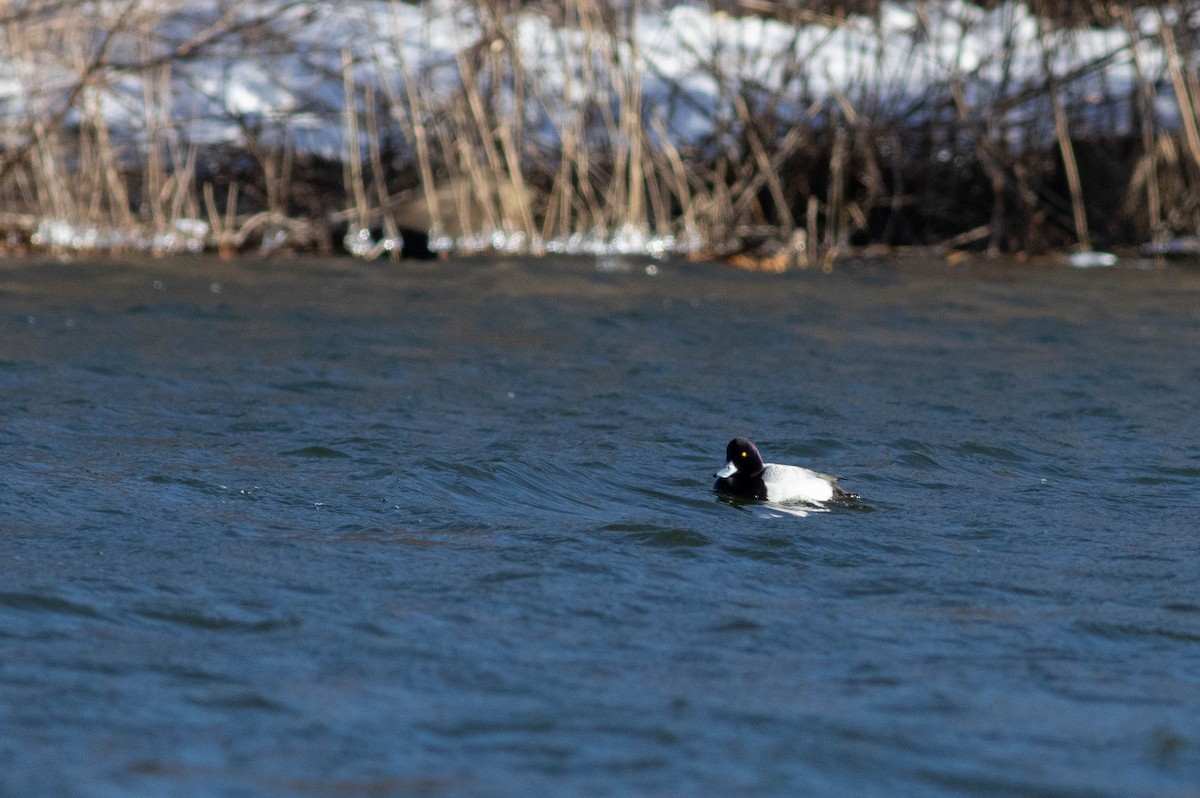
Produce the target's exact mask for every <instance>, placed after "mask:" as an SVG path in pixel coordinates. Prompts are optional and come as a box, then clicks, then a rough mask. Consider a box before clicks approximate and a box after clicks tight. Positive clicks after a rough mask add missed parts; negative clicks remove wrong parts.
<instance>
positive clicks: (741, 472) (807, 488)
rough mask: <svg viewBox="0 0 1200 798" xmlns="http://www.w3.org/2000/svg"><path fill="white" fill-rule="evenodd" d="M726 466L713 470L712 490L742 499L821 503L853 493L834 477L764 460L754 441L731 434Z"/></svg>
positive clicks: (846, 496) (726, 452)
mask: <svg viewBox="0 0 1200 798" xmlns="http://www.w3.org/2000/svg"><path fill="white" fill-rule="evenodd" d="M725 460H726V463H725V467H724V468H722V469H721V470H720V471H718V472H716V473H715V474H713V476H714V477H716V478H717V481H716V483H715V484H714V485H713V490H714V491H716V492H717V493H724V494H727V495H730V496H736V497H738V498H741V499H758V500H760V501H769V502H777V503H787V502H806V503H808V504H820V503H822V502H827V501H830V500H833V499H851V498H854V497H855V495H854V494H853V493H850V492H848V491H845V490H843V489H842V488H840V487H838V484H837V477H834V476H830V475H829V474H822V473H820V472H817V471H810V470H809V469H807V468H801V467H800V466H794V465H778V464H776V463H764V462H763V457H762V454H761V453H760V452H759V451H758V447H757V446H755V445H754V443H753V441H750V440H749V439H747V438H734V439H733V440H731V441H730V442H729V445H728V446H726V447H725Z"/></svg>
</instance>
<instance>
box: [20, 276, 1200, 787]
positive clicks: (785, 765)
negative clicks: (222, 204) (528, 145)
mask: <svg viewBox="0 0 1200 798" xmlns="http://www.w3.org/2000/svg"><path fill="white" fill-rule="evenodd" d="M646 266H647V264H645V263H643V262H630V263H627V262H624V261H619V260H610V261H601V262H599V263H597V262H595V261H592V260H575V261H553V260H546V261H533V262H521V261H504V260H491V261H472V262H450V263H444V264H420V265H413V264H407V263H405V264H398V265H395V264H393V265H383V264H373V265H363V264H360V263H355V262H350V261H344V260H336V261H319V260H296V261H287V260H281V261H272V262H267V263H234V264H227V263H221V262H219V261H215V260H180V261H168V262H162V263H120V262H115V263H114V262H109V263H95V264H83V263H78V264H54V263H40V262H39V263H35V262H29V263H18V264H13V263H9V264H5V265H2V266H0V389H2V391H3V396H4V414H3V419H2V423H0V463H2V465H0V469H2V473H3V475H4V476H3V488H4V500H3V505H2V506H3V512H2V515H0V569H2V570H0V574H2V580H0V729H2V731H0V794H3V795H82V796H127V795H146V796H162V795H172V796H210V795H211V796H226V795H229V796H233V795H321V796H359V795H364V796H381V795H388V796H392V795H397V796H403V795H420V796H511V795H580V796H604V795H612V796H675V795H711V796H716V795H722V796H732V795H742V796H795V795H854V796H898V795H909V796H913V795H917V796H941V795H944V796H959V795H988V796H1010V795H1038V796H1114V797H1116V796H1194V795H1196V794H1197V792H1196V790H1197V785H1198V784H1200V524H1198V517H1197V515H1198V514H1197V511H1198V510H1200V490H1198V488H1200V413H1198V411H1197V406H1198V405H1197V399H1198V397H1200V271H1196V270H1190V269H1189V268H1187V267H1172V268H1167V269H1159V270H1150V271H1139V270H1134V269H1114V270H1108V271H1102V272H1094V271H1089V272H1083V271H1070V270H1067V269H1056V268H1049V267H1039V268H1034V267H1028V266H1012V265H1009V266H986V267H984V266H966V267H958V268H956V269H955V268H949V267H942V266H939V265H936V264H924V265H922V264H914V263H908V264H895V263H889V262H883V261H880V262H872V263H857V264H853V263H852V264H846V265H844V266H842V267H840V268H839V270H838V271H837V272H835V273H834V274H831V275H822V274H819V273H795V274H790V275H785V276H764V275H750V274H743V273H738V272H733V271H731V270H727V269H724V268H717V267H711V266H702V265H692V264H678V263H660V264H657V265H656V266H655V267H654V268H650V269H649V272H648V271H647V268H646ZM734 435H747V436H750V437H751V438H753V439H754V440H756V441H757V442H758V444H759V445H760V447H761V448H762V449H763V452H764V454H765V455H766V456H767V459H768V460H775V461H777V462H792V463H801V464H807V465H810V466H813V467H815V468H819V469H821V470H825V471H830V472H834V473H838V474H840V475H841V476H842V477H843V480H844V482H843V484H844V485H846V486H847V487H849V488H851V489H853V490H855V491H857V492H858V493H860V494H861V495H862V500H861V503H860V504H859V505H858V506H855V507H838V508H832V509H831V510H829V511H824V512H822V511H818V512H808V513H805V512H795V511H789V509H790V508H775V507H771V506H767V505H756V504H750V505H741V506H738V505H733V504H729V503H725V502H722V501H720V500H719V499H718V498H717V497H716V496H714V495H713V494H712V493H711V492H710V488H711V484H712V479H711V476H710V475H711V474H712V472H713V471H714V470H715V469H716V468H717V467H718V466H720V465H721V459H722V455H723V451H724V446H725V443H726V442H727V441H728V440H729V438H731V437H733V436H734Z"/></svg>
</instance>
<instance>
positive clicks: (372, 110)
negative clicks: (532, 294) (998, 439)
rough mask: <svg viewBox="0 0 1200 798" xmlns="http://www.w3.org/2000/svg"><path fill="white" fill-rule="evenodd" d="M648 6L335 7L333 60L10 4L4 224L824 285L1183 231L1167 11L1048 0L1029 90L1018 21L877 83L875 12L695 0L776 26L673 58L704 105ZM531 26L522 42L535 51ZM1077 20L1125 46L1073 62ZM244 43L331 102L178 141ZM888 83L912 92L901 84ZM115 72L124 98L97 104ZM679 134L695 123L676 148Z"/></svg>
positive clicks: (143, 15) (48, 231) (0, 201)
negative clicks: (622, 265)
mask: <svg viewBox="0 0 1200 798" xmlns="http://www.w3.org/2000/svg"><path fill="white" fill-rule="evenodd" d="M669 5H670V4H669V3H667V2H666V0H564V1H563V2H561V3H541V4H536V3H528V2H518V0H460V2H457V3H451V4H449V5H448V4H447V3H446V2H443V3H440V4H438V5H436V6H435V5H433V4H430V3H425V4H423V5H422V11H423V14H424V15H425V16H424V22H423V23H422V25H420V26H418V28H417V29H415V30H414V29H413V28H412V27H410V26H405V25H403V24H401V19H402V18H403V19H409V17H408V16H405V15H402V14H401V13H400V11H401V8H400V6H399V5H393V6H391V8H392V10H393V12H394V13H392V14H391V15H390V16H386V15H385V17H383V18H384V19H389V20H390V21H391V27H390V29H387V30H382V31H381V30H379V29H378V25H377V23H378V21H379V20H380V18H381V17H380V16H379V10H380V7H379V6H372V7H371V8H370V9H368V6H367V5H365V4H363V3H360V2H357V1H356V0H341V2H339V3H336V4H333V5H332V6H330V5H329V4H325V5H324V6H322V8H325V9H326V10H328V9H329V8H330V7H332V8H334V10H336V11H337V12H338V13H340V14H342V15H343V16H345V17H346V18H360V19H363V20H367V19H368V10H371V11H372V12H373V13H374V14H375V16H371V17H369V18H370V19H371V20H372V22H373V23H375V24H376V27H375V29H370V27H369V26H368V25H367V24H364V26H363V33H362V35H363V37H368V36H373V37H374V41H376V42H377V46H375V47H361V48H360V47H355V48H353V49H348V47H347V43H346V42H345V41H341V40H339V41H331V42H330V43H329V44H328V50H329V52H327V53H323V52H319V51H315V52H314V51H313V48H314V47H317V48H318V50H319V48H320V46H321V44H320V41H321V40H320V39H319V38H318V37H313V36H304V35H302V34H303V33H305V30H306V29H305V26H307V25H311V24H316V23H314V22H313V21H312V20H313V15H314V14H315V13H317V12H316V11H314V9H316V8H317V6H315V5H314V4H311V3H304V2H294V1H291V0H259V1H258V2H254V3H251V2H244V1H239V0H224V2H223V3H222V4H219V5H218V6H216V7H215V8H208V9H205V10H204V11H197V10H196V9H195V8H194V7H192V6H189V5H187V4H183V3H179V4H174V3H149V2H141V1H140V0H118V2H115V3H114V2H107V3H93V2H81V1H80V0H33V2H25V3H7V4H0V47H2V48H3V52H4V53H5V58H6V61H5V65H6V67H7V70H8V72H7V74H6V75H5V77H7V78H9V81H8V83H7V84H5V85H8V86H9V87H10V89H9V90H8V93H7V94H3V95H0V227H3V228H4V230H5V232H6V233H7V235H8V240H9V241H10V242H16V243H20V242H23V241H26V240H32V241H34V242H35V243H41V244H42V245H46V246H52V247H57V248H63V249H69V248H76V247H83V248H86V247H107V248H122V247H124V248H136V249H148V250H152V251H163V252H166V251H174V250H176V249H179V248H186V247H204V248H212V249H216V250H217V251H219V252H220V253H221V254H223V255H233V254H235V253H236V252H238V251H242V250H245V249H247V248H257V249H271V248H275V247H281V246H282V247H320V246H329V245H330V242H333V241H336V239H337V238H338V237H339V235H340V234H341V233H343V232H344V233H345V234H346V235H345V241H346V242H347V247H348V248H350V249H352V250H353V251H354V252H355V253H356V254H359V255H361V256H380V255H384V254H387V255H389V256H391V257H396V256H398V254H399V252H400V251H401V246H402V243H401V242H402V240H403V238H404V236H403V234H404V233H405V231H407V232H408V235H409V236H411V235H412V232H413V231H414V230H415V231H419V232H424V233H427V234H428V238H429V245H430V248H431V249H433V250H434V251H439V252H445V251H455V252H472V251H491V250H498V251H509V252H528V253H534V254H537V253H543V252H559V251H562V252H664V253H693V254H696V255H699V256H714V257H726V258H746V262H748V263H757V264H758V265H766V266H769V267H782V266H786V265H789V264H799V265H809V264H812V265H821V266H824V267H830V266H832V265H833V263H834V262H835V261H836V260H837V258H839V257H840V256H842V255H843V254H844V253H845V252H847V251H850V250H851V249H853V248H856V247H862V246H870V245H883V246H889V247H892V246H910V245H913V246H940V247H943V248H953V249H959V248H965V249H970V248H975V249H979V250H983V251H988V252H992V253H1001V252H1038V251H1044V250H1047V249H1055V248H1072V247H1073V248H1080V249H1090V248H1093V247H1113V246H1119V245H1132V244H1138V243H1143V242H1163V241H1166V240H1168V239H1170V238H1171V237H1174V236H1179V235H1186V234H1194V233H1195V232H1197V230H1198V228H1200V78H1198V76H1197V67H1196V64H1197V63H1200V58H1198V57H1197V56H1198V55H1200V53H1198V52H1197V32H1196V31H1195V30H1193V26H1192V25H1191V17H1190V16H1189V14H1190V11H1189V9H1188V7H1187V6H1186V5H1185V4H1182V3H1180V2H1160V3H1154V4H1136V3H1122V2H1111V1H1110V2H1099V0H1097V2H1092V3H1064V2H1052V1H1051V0H1044V1H1043V2H1040V3H1037V4H1035V5H1034V9H1035V10H1037V11H1039V12H1041V15H1040V16H1039V17H1038V23H1037V36H1036V41H1037V45H1038V49H1037V53H1036V55H1035V57H1036V58H1038V59H1039V61H1040V66H1041V69H1040V71H1037V72H1035V73H1032V76H1031V73H1030V72H1029V70H1028V69H1021V68H1019V67H1020V66H1021V63H1020V60H1021V59H1022V58H1027V57H1028V56H1029V54H1028V53H1027V52H1022V51H1020V50H1019V45H1020V42H1021V36H1022V35H1023V33H1022V28H1021V26H1022V25H1026V24H1027V23H1028V17H1027V16H1026V15H1024V14H1023V12H1022V7H1021V6H1019V5H1017V4H1013V3H1000V4H996V3H987V4H982V5H983V6H986V7H987V9H988V11H987V13H983V12H981V11H978V10H977V9H975V8H974V7H972V6H969V5H966V4H947V3H938V2H936V0H930V2H922V3H912V4H908V5H907V6H906V7H907V8H909V9H910V10H911V11H912V12H913V14H914V19H915V23H914V26H913V29H912V31H911V37H912V38H911V42H910V48H911V49H910V57H909V59H908V61H907V62H904V64H903V66H902V67H901V73H902V74H899V75H897V74H895V73H894V70H895V61H894V60H888V59H887V58H885V53H886V50H887V49H888V48H894V47H895V42H894V41H885V36H884V27H883V26H882V24H881V22H880V16H879V15H880V13H881V7H880V5H879V3H876V2H853V3H850V2H841V3H815V4H797V3H792V2H782V0H781V1H779V2H772V0H738V1H737V2H733V1H732V0H730V1H729V2H716V0H713V2H712V3H711V5H712V6H713V7H714V8H715V7H720V8H721V9H722V10H723V11H724V12H725V13H727V14H730V15H733V16H730V17H729V19H730V20H734V19H737V18H740V15H755V16H757V17H759V18H761V19H764V20H770V21H771V22H772V23H773V24H775V23H778V24H780V25H782V26H784V27H783V28H782V29H784V30H789V31H791V33H790V34H788V35H785V36H776V37H774V38H773V39H772V40H771V41H772V42H773V44H770V45H769V46H767V49H766V51H765V52H764V46H765V45H764V42H763V41H758V40H749V39H746V40H737V39H722V40H721V41H720V43H719V45H718V46H714V47H712V48H710V49H705V50H704V51H697V52H691V53H688V55H689V56H690V57H691V58H692V59H693V61H694V62H695V63H696V64H698V65H699V66H698V70H699V76H700V77H703V78H704V79H705V80H706V81H708V82H710V83H711V84H712V85H716V86H718V87H720V91H719V94H718V97H717V98H716V100H715V101H712V100H711V98H710V97H709V95H707V94H703V93H700V92H697V91H695V90H693V89H692V88H690V86H689V80H688V79H681V78H671V77H670V76H668V75H664V74H657V73H655V72H653V69H654V64H655V62H654V61H653V60H652V59H649V58H648V57H647V53H645V52H642V51H641V49H640V48H642V47H644V46H645V42H646V39H645V38H644V37H643V36H642V35H641V33H642V32H643V31H642V27H643V26H645V25H646V24H647V21H648V20H651V19H653V15H655V14H663V13H666V11H667V10H668V6H669ZM448 7H450V8H452V10H453V11H454V12H455V13H458V14H460V15H462V18H463V19H464V20H467V23H466V24H464V25H463V26H462V35H461V41H460V45H459V46H458V47H456V48H455V49H454V50H453V52H451V53H449V54H448V55H446V54H444V53H442V51H440V50H436V48H435V47H434V44H433V42H431V41H430V33H429V31H430V30H431V29H432V27H433V26H434V24H435V23H436V22H438V21H439V20H438V18H436V17H435V16H434V15H435V12H438V13H443V12H445V10H446V8H448ZM952 13H954V14H958V15H959V16H958V18H956V19H954V20H953V22H954V24H955V25H957V26H958V28H959V30H960V31H961V35H960V36H959V38H958V39H957V41H950V42H946V43H945V44H946V45H947V46H946V47H945V48H943V50H944V52H943V51H938V52H941V54H940V55H937V56H936V57H937V58H944V61H939V62H938V63H937V64H934V65H933V66H934V67H935V68H934V69H930V68H929V67H930V65H929V64H928V63H922V62H921V59H922V58H929V57H931V56H929V55H928V53H929V52H931V51H930V50H929V49H923V48H922V44H923V40H922V37H923V36H929V35H931V33H930V32H931V31H933V30H935V29H936V28H937V24H936V23H939V22H945V17H946V15H948V14H952ZM532 15H539V16H538V20H539V24H538V25H537V26H534V29H536V30H538V31H541V32H542V33H541V36H542V38H541V39H540V40H539V41H536V42H532V43H531V41H530V40H529V35H528V32H529V30H530V29H531V28H530V27H529V25H528V23H529V21H530V19H531V16H532ZM939 15H940V16H939ZM789 25H790V26H791V27H790V28H789V27H786V26H789ZM1098 25H1099V26H1104V27H1105V28H1106V29H1107V30H1109V31H1110V32H1113V33H1115V34H1116V35H1113V36H1109V38H1108V39H1107V40H1106V41H1107V42H1108V45H1107V46H1106V47H1105V48H1103V49H1102V50H1100V51H1097V52H1085V51H1084V44H1085V43H1086V42H1089V41H1093V40H1094V37H1092V36H1091V35H1090V31H1091V29H1092V28H1094V26H1098ZM814 26H815V27H814ZM180 30H186V31H188V32H189V33H188V34H187V35H184V36H182V37H181V36H180V35H179V31H180ZM746 30H752V28H749V27H747V28H746ZM775 30H780V28H776V29H775ZM814 30H817V31H819V32H821V34H820V35H817V36H813V35H811V33H812V31H814ZM850 31H853V32H854V33H855V35H854V36H852V37H850V36H847V37H842V38H839V34H841V33H846V32H850ZM864 31H865V32H866V33H865V34H864ZM872 32H873V33H872ZM314 41H316V42H317V45H314V44H313V42H314ZM686 41H692V42H695V41H697V40H696V39H686V37H685V41H684V44H681V46H684V47H686V46H688V45H687V44H686ZM837 41H849V42H853V43H854V44H853V48H854V49H852V50H851V49H846V50H844V51H838V52H837V54H836V57H837V58H840V59H841V61H840V62H839V64H840V66H841V67H843V70H842V71H843V72H844V73H845V74H846V75H849V79H847V80H845V81H842V82H841V83H839V84H838V88H837V89H835V90H833V91H830V90H828V89H827V88H825V87H824V86H823V85H822V84H821V83H820V81H815V80H814V75H813V74H812V72H811V70H808V69H806V68H805V67H806V63H807V61H808V60H809V59H810V58H812V57H815V56H816V55H818V54H819V53H825V52H827V51H826V50H822V49H821V48H829V47H833V46H834V44H833V42H837ZM968 41H976V42H978V41H983V42H985V43H987V46H986V48H984V51H983V52H980V53H979V54H978V55H979V61H978V63H977V65H976V66H974V67H970V68H966V67H963V66H962V65H963V64H969V63H970V61H969V59H963V58H959V57H957V56H958V55H959V54H958V53H954V52H953V49H954V47H958V48H965V47H967V46H968V45H967V42H968ZM772 47H773V48H774V49H773V50H772V49H770V48H772ZM534 50H538V51H539V52H536V53H535V52H534ZM264 52H268V53H276V54H281V55H289V54H294V53H301V52H302V53H303V54H304V55H305V56H307V57H311V58H314V59H317V60H321V59H324V63H326V64H327V65H328V70H329V72H330V73H331V75H330V79H331V80H333V81H334V82H335V85H337V84H340V87H341V100H342V101H341V102H340V103H337V104H334V105H332V106H330V107H322V106H321V105H320V102H321V101H320V100H316V99H314V100H313V101H312V102H311V103H306V104H304V105H302V106H300V107H288V108H280V109H277V110H276V111H274V112H272V113H268V114H259V115H254V116H248V115H246V114H243V113H241V112H239V111H238V110H237V109H236V108H229V109H228V110H227V111H226V112H224V117H223V119H222V120H221V121H223V122H224V123H226V127H225V129H226V130H227V131H236V133H235V134H233V135H230V134H228V133H227V134H226V138H225V139H223V140H221V141H213V140H199V139H190V138H189V131H192V130H194V129H195V127H194V125H193V124H192V123H194V122H196V121H197V119H196V115H197V113H199V112H198V111H197V110H196V109H195V108H188V107H182V106H181V105H180V103H179V100H178V98H177V93H176V91H175V90H174V89H175V87H177V86H178V85H179V82H180V81H186V80H194V79H195V74H196V72H195V70H192V69H190V67H191V66H192V65H195V64H197V63H199V62H200V61H202V60H203V59H210V60H217V61H219V60H220V59H222V58H228V59H244V60H254V59H255V58H261V57H262V55H263V53H264ZM443 55H444V56H445V57H441V56H443ZM1068 56H1070V57H1068ZM885 64H886V65H888V66H887V67H886V68H885ZM1115 65H1123V69H1122V70H1121V71H1116V70H1114V66H1115ZM889 70H892V72H891V73H889ZM1113 74H1121V75H1132V79H1130V80H1128V81H1118V80H1114V79H1111V78H1110V77H1109V76H1110V75H1113ZM931 76H932V77H931ZM906 80H907V81H910V82H911V83H912V85H917V81H918V80H919V81H921V82H920V86H921V90H920V91H919V92H915V91H910V92H905V93H898V92H897V91H896V89H895V87H896V85H897V84H903V83H905V81H906ZM130 84H135V85H137V86H140V91H139V92H134V93H130V92H129V91H123V92H117V91H114V87H116V86H128V85H130ZM651 87H652V88H653V91H650V89H651ZM215 91H216V90H214V92H215ZM131 96H134V97H137V98H138V99H137V100H136V102H135V103H134V104H135V105H136V107H127V108H124V109H123V114H122V115H121V116H122V118H124V119H125V120H132V121H131V122H130V121H127V122H126V124H125V126H123V127H122V128H119V129H118V128H115V127H114V126H113V125H112V121H111V120H112V119H113V118H114V114H113V113H112V110H113V109H112V107H111V104H112V103H113V102H114V98H116V97H122V98H124V100H123V101H124V102H126V103H129V102H132V101H130V100H129V98H130V97H131ZM221 102H222V98H221V97H219V96H214V97H212V103H211V107H208V108H206V110H205V111H204V113H206V114H209V115H211V114H213V113H217V114H218V115H219V114H221V113H222V112H221V111H220V110H219V109H220V108H221ZM1167 104H1169V105H1170V107H1171V108H1173V109H1174V111H1175V113H1168V114H1164V113H1163V108H1164V105H1167ZM214 108H216V109H218V110H217V111H215V112H214V110H213V109H214ZM305 115H306V116H308V117H313V116H317V117H322V118H324V119H326V120H332V121H334V122H336V123H337V124H338V125H340V127H341V128H342V130H343V134H344V135H343V140H344V142H345V144H344V146H343V148H342V150H341V152H340V154H338V156H337V157H336V159H335V161H334V162H326V161H324V160H323V159H322V158H321V157H317V156H314V155H313V154H312V153H311V152H309V151H308V150H306V149H305V148H304V147H303V146H301V145H300V144H298V143H297V139H296V134H297V130H298V129H299V127H298V120H299V118H300V117H301V116H305ZM683 118H690V119H692V120H693V121H694V122H696V128H697V129H702V130H704V131H705V132H704V133H702V134H696V135H691V136H681V135H679V131H678V129H677V128H676V125H677V124H678V120H680V119H683ZM208 121H211V120H208ZM131 125H132V127H131ZM56 225H57V226H56Z"/></svg>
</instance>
